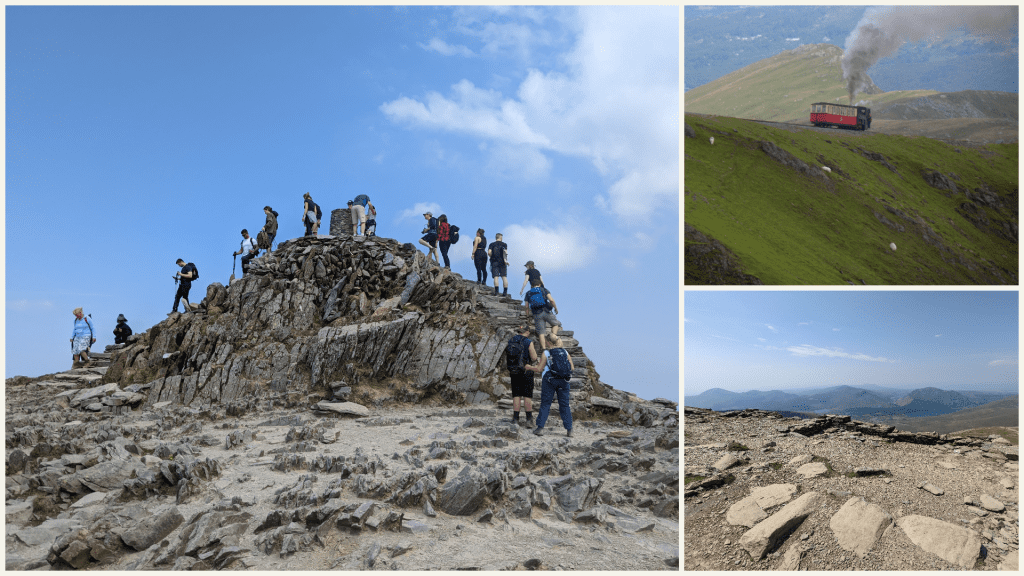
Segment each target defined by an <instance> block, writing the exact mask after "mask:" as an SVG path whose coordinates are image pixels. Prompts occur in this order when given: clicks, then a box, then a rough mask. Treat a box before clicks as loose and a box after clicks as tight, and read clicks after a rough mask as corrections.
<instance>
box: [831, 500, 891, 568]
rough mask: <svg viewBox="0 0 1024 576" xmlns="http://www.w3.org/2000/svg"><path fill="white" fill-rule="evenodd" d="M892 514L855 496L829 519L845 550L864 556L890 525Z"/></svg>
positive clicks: (838, 540)
mask: <svg viewBox="0 0 1024 576" xmlns="http://www.w3.org/2000/svg"><path fill="white" fill-rule="evenodd" d="M890 524H892V516H890V515H889V514H888V513H886V511H885V510H883V509H882V508H881V507H880V506H878V505H876V504H872V503H870V502H867V501H866V500H864V498H862V497H860V496H854V497H853V498H850V499H849V500H847V501H846V504H843V507H842V508H840V509H839V511H838V512H836V513H835V514H833V515H832V519H831V520H829V527H830V528H832V532H833V533H834V534H835V536H836V541H837V542H839V545H840V546H841V547H842V548H843V550H848V551H850V552H853V553H855V554H857V555H858V556H860V557H861V558H863V557H864V556H866V555H867V553H868V550H870V549H871V547H872V546H873V545H874V544H875V541H876V540H878V537H879V536H881V535H882V532H884V531H885V529H886V528H888V526H889V525H890Z"/></svg>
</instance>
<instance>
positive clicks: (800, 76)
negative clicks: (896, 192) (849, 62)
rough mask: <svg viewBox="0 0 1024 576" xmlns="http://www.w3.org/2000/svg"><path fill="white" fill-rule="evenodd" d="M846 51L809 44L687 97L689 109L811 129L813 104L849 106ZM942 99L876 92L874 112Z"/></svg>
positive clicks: (922, 93)
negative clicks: (895, 105) (807, 125)
mask: <svg viewBox="0 0 1024 576" xmlns="http://www.w3.org/2000/svg"><path fill="white" fill-rule="evenodd" d="M842 57H843V50H842V49H841V48H839V47H838V46H832V45H831V44H808V45H805V46H801V47H799V48H796V49H794V50H787V51H785V52H782V53H781V54H777V55H775V56H772V57H771V58H766V59H764V60H761V61H759V62H756V63H754V64H751V65H750V66H747V67H746V68H742V69H740V70H737V71H735V72H733V73H731V74H727V75H725V76H723V77H721V78H719V79H718V80H715V81H714V82H709V83H707V84H705V85H703V86H700V87H697V88H694V89H693V90H690V91H689V92H686V93H685V94H684V95H683V109H684V110H685V111H686V112H696V113H700V114H719V115H723V116H734V117H737V118H756V119H759V120H774V121H777V122H803V123H809V117H810V105H811V104H812V103H813V102H837V103H840V104H849V103H850V101H849V96H848V95H847V93H846V82H845V81H844V80H843V72H842V69H841V68H840V65H839V63H840V60H841V59H842ZM931 94H938V92H936V91H934V90H910V91H895V92H885V93H883V92H882V91H881V89H879V88H878V87H874V89H873V90H872V93H871V94H858V95H857V99H858V100H859V99H862V98H865V99H870V100H871V104H870V106H872V107H879V106H885V105H887V104H889V103H891V102H896V101H901V100H909V99H914V98H919V97H922V96H928V95H931Z"/></svg>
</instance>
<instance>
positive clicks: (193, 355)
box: [5, 222, 998, 570]
mask: <svg viewBox="0 0 1024 576" xmlns="http://www.w3.org/2000/svg"><path fill="white" fill-rule="evenodd" d="M331 230H332V231H333V230H334V225H333V222H332V226H331ZM197 288H198V286H197ZM482 288H483V287H477V285H476V284H475V283H474V282H472V281H467V280H464V279H462V277H461V276H459V275H458V274H454V273H452V272H451V271H449V270H446V269H443V268H439V267H437V266H436V265H431V264H429V263H428V262H427V261H426V259H425V258H424V255H423V254H422V252H420V251H418V250H416V249H415V248H414V247H413V246H412V245H411V244H401V243H399V242H397V241H395V240H392V239H388V238H382V237H353V236H351V234H344V233H339V234H336V235H332V236H325V235H319V236H312V235H311V236H307V237H302V238H296V239H292V240H287V241H284V242H281V244H280V245H278V246H277V248H276V249H275V250H274V251H273V252H271V253H270V254H269V255H265V256H261V257H258V258H255V259H253V260H252V262H251V264H250V267H249V270H248V273H247V274H246V275H245V277H243V278H240V279H237V280H234V281H231V282H230V283H229V284H228V285H226V286H225V285H223V284H221V283H218V282H214V283H211V284H209V285H208V286H207V287H206V292H205V298H203V299H202V302H201V303H199V304H198V305H197V306H196V310H195V312H194V313H188V314H171V315H170V316H168V317H167V318H166V319H165V320H163V321H161V322H160V323H159V324H157V325H155V326H153V327H151V328H150V329H149V330H146V331H145V332H142V333H137V334H133V335H132V336H131V337H129V339H128V342H127V343H126V344H118V345H114V346H109V347H107V351H106V352H105V353H92V354H91V357H92V358H93V360H94V364H93V365H92V366H91V367H89V368H82V369H75V370H71V371H68V372H64V373H60V374H52V375H47V376H42V377H39V378H25V377H21V376H19V377H16V378H11V379H8V380H7V382H6V384H5V389H6V423H7V426H6V431H7V456H6V462H5V463H6V472H7V500H6V506H7V536H6V554H7V560H6V562H7V564H6V565H7V568H8V569H36V568H57V569H67V568H75V569H104V570H141V569H146V570H149V569H156V570H171V569H192V570H219V569H231V570H237V569H254V570H285V569H294V570H326V569H338V570H361V569H369V568H386V569H401V570H428V569H433V570H436V569H440V570H455V569H486V570H500V569H510V570H511V569H519V568H528V569H537V568H550V569H588V570H597V569H643V570H654V569H678V566H679V548H678V543H679V523H678V515H679V470H680V460H679V412H678V408H677V405H676V403H674V402H672V401H669V400H664V399H655V400H652V401H648V400H643V399H640V398H638V397H637V396H635V395H634V394H630V393H628V392H624V391H620V390H616V389H615V388H613V387H612V386H610V385H608V384H606V383H604V382H602V381H601V380H600V376H599V374H598V372H597V370H596V367H595V366H594V364H593V363H592V362H591V361H590V360H589V359H588V358H587V356H586V354H585V353H584V352H583V348H582V346H581V345H580V341H579V340H577V339H576V337H575V334H573V332H571V331H562V332H561V336H562V341H563V347H564V348H565V349H566V351H567V352H568V353H569V355H570V356H571V357H572V360H573V364H574V365H575V370H573V373H572V376H571V380H570V385H571V399H572V411H573V418H574V420H576V424H575V426H574V432H575V434H574V436H573V437H572V438H566V437H564V436H550V437H547V436H545V437H540V438H538V437H536V436H534V435H533V434H529V433H528V432H527V431H525V430H522V429H520V428H519V427H517V426H512V425H511V424H510V423H509V422H508V419H509V418H508V417H509V415H510V408H511V394H510V392H511V391H510V382H509V378H508V373H507V371H506V370H505V359H504V357H503V355H504V350H505V345H506V343H507V341H508V339H509V338H510V337H511V335H512V331H513V329H514V327H515V326H519V325H522V324H523V323H524V317H523V315H524V313H525V312H524V310H523V306H522V304H521V302H519V301H517V300H513V299H511V298H509V297H502V296H494V295H493V294H492V293H491V292H490V291H488V290H486V289H482ZM534 401H535V402H537V403H539V401H540V387H539V386H538V387H536V388H535V391H534ZM551 418H552V419H554V420H555V421H554V422H552V423H551V425H558V424H559V422H558V418H559V417H558V411H557V409H553V410H552V413H551ZM990 493H993V494H998V492H991V491H990ZM452 542H458V543H459V545H458V546H453V545H452ZM624 551H625V552H624Z"/></svg>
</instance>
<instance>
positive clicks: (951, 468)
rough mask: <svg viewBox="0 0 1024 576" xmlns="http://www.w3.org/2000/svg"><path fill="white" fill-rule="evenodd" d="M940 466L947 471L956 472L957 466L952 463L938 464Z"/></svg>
mask: <svg viewBox="0 0 1024 576" xmlns="http://www.w3.org/2000/svg"><path fill="white" fill-rule="evenodd" d="M936 464H938V465H939V466H942V467H943V468H945V469H946V470H956V464H953V463H951V462H936Z"/></svg>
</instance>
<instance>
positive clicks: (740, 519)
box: [725, 484, 796, 528]
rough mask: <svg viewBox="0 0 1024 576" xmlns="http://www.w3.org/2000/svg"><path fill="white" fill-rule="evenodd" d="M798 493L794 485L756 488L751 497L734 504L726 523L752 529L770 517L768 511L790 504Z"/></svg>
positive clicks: (727, 515) (726, 517) (728, 513)
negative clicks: (774, 507) (783, 504)
mask: <svg viewBox="0 0 1024 576" xmlns="http://www.w3.org/2000/svg"><path fill="white" fill-rule="evenodd" d="M795 493H796V485H794V484H772V485H771V486H763V487H761V488H755V489H754V490H753V491H752V492H751V493H750V495H749V496H747V497H746V498H744V499H742V500H740V501H739V502H737V503H736V504H733V505H732V506H731V507H730V508H729V511H728V512H726V515H725V521H726V522H728V523H729V524H732V525H733V526H746V527H747V528H752V527H753V526H754V525H755V524H757V523H758V522H760V521H761V520H764V519H765V518H767V517H768V514H767V513H766V512H765V510H766V509H768V508H771V507H772V506H778V505H779V504H782V503H784V502H789V500H790V499H791V498H793V494H795Z"/></svg>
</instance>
